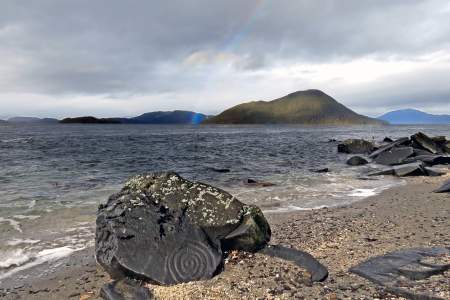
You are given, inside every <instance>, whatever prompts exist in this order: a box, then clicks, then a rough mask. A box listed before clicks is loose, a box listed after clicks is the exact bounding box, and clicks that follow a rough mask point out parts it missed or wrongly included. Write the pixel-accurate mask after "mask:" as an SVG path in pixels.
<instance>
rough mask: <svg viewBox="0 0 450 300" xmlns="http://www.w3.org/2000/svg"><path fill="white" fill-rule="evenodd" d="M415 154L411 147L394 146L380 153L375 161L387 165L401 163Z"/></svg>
mask: <svg viewBox="0 0 450 300" xmlns="http://www.w3.org/2000/svg"><path fill="white" fill-rule="evenodd" d="M413 154H414V151H413V148H411V147H401V148H392V149H390V150H388V151H384V152H382V153H381V154H380V155H378V156H377V157H376V158H375V162H376V163H378V164H380V165H386V166H393V165H399V164H401V163H402V162H403V161H404V160H405V159H407V158H408V157H410V156H411V155H413Z"/></svg>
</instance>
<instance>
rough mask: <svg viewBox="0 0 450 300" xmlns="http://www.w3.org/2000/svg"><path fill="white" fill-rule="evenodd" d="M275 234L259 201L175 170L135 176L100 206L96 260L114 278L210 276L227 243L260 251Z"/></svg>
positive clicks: (173, 280)
mask: <svg viewBox="0 0 450 300" xmlns="http://www.w3.org/2000/svg"><path fill="white" fill-rule="evenodd" d="M269 239H270V227H269V225H268V223H267V221H266V219H265V218H264V216H263V214H262V212H261V211H260V210H259V208H257V207H254V206H248V205H245V204H243V203H242V202H240V201H238V200H237V199H236V198H234V197H233V196H231V195H230V194H229V193H227V192H225V191H223V190H220V189H218V188H215V187H212V186H209V185H206V184H203V183H197V182H190V181H187V180H185V179H183V178H182V177H180V176H179V175H178V174H176V173H170V172H169V173H155V174H149V175H142V176H136V177H133V178H131V179H130V180H129V181H128V182H127V183H126V184H125V186H124V188H123V189H122V191H121V192H120V193H118V194H115V195H112V196H111V197H110V198H109V200H108V202H107V204H106V205H101V206H100V207H99V212H98V215H97V229H96V257H97V261H98V262H99V263H100V264H101V265H102V266H103V267H104V268H105V269H106V270H107V271H108V272H109V273H110V275H111V276H112V277H113V278H114V279H121V278H123V277H132V278H135V279H140V280H145V281H149V282H153V283H157V284H176V283H180V282H188V281H194V280H201V279H208V278H211V277H212V276H214V275H215V274H217V273H218V272H220V271H221V270H222V266H223V255H222V251H229V250H233V249H241V250H246V251H256V250H259V249H261V248H263V247H264V246H265V245H266V244H267V242H268V241H269Z"/></svg>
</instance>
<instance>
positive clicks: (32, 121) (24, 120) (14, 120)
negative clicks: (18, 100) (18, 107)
mask: <svg viewBox="0 0 450 300" xmlns="http://www.w3.org/2000/svg"><path fill="white" fill-rule="evenodd" d="M7 122H8V123H16V124H17V123H27V124H37V123H40V124H56V123H58V120H57V119H52V118H42V119H41V118H35V117H13V118H9V119H8V121H7Z"/></svg>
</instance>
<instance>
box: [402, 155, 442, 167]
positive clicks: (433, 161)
mask: <svg viewBox="0 0 450 300" xmlns="http://www.w3.org/2000/svg"><path fill="white" fill-rule="evenodd" d="M404 162H405V163H413V162H423V163H425V164H427V165H428V166H436V165H449V164H450V156H442V155H419V156H414V157H410V158H407V159H405V160H404Z"/></svg>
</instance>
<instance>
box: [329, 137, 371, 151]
mask: <svg viewBox="0 0 450 300" xmlns="http://www.w3.org/2000/svg"><path fill="white" fill-rule="evenodd" d="M374 149H375V145H374V144H373V143H372V142H369V141H366V140H363V139H348V140H345V141H343V142H342V143H340V144H339V145H338V152H340V153H348V154H364V153H370V152H372V151H373V150H374Z"/></svg>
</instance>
